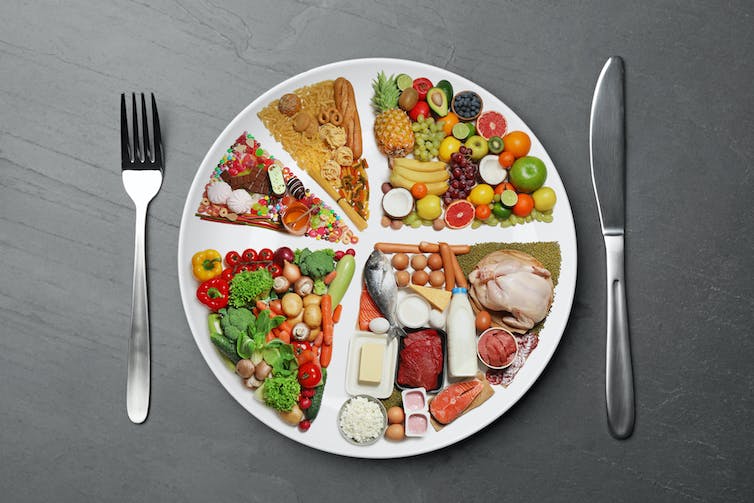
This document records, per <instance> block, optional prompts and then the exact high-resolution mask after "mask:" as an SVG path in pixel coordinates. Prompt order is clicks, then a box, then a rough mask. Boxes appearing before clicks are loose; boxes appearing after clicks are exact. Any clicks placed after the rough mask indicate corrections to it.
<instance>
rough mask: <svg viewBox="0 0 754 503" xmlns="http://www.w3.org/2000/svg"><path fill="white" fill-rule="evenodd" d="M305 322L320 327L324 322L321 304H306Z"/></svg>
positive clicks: (311, 326)
mask: <svg viewBox="0 0 754 503" xmlns="http://www.w3.org/2000/svg"><path fill="white" fill-rule="evenodd" d="M304 323H306V325H307V326H308V327H309V328H318V327H319V326H320V325H321V324H322V310H320V308H319V306H314V305H310V306H306V307H305V308H304Z"/></svg>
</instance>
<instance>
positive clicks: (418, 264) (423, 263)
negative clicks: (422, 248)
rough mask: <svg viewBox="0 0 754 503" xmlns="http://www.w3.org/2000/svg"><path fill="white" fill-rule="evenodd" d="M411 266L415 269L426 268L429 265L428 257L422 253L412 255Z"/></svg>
mask: <svg viewBox="0 0 754 503" xmlns="http://www.w3.org/2000/svg"><path fill="white" fill-rule="evenodd" d="M411 267H413V268H414V271H418V270H419V269H424V268H425V267H427V257H425V256H424V255H422V254H417V255H413V256H412V257H411Z"/></svg>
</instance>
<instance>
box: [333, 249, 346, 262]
mask: <svg viewBox="0 0 754 503" xmlns="http://www.w3.org/2000/svg"><path fill="white" fill-rule="evenodd" d="M343 255H345V252H344V251H343V250H338V251H336V252H335V256H334V257H333V258H334V259H335V260H336V261H337V260H340V259H342V258H343Z"/></svg>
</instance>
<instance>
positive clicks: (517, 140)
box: [500, 131, 531, 164]
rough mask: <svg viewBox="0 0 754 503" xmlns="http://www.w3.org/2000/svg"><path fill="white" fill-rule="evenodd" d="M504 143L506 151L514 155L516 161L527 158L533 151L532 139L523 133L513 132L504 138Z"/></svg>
mask: <svg viewBox="0 0 754 503" xmlns="http://www.w3.org/2000/svg"><path fill="white" fill-rule="evenodd" d="M503 143H504V144H505V151H506V152H510V153H511V154H513V155H514V156H515V157H516V159H518V158H519V157H523V156H525V155H526V154H528V153H529V149H531V138H529V135H528V134H526V133H524V132H523V131H511V132H510V133H508V134H507V135H505V136H503ZM503 153H505V152H503ZM500 155H503V154H500ZM501 164H502V163H501Z"/></svg>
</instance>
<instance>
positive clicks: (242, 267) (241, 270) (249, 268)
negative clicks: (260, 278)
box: [236, 264, 256, 274]
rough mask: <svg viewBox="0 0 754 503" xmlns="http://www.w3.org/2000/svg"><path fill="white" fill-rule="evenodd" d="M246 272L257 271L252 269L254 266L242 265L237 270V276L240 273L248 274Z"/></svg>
mask: <svg viewBox="0 0 754 503" xmlns="http://www.w3.org/2000/svg"><path fill="white" fill-rule="evenodd" d="M246 271H256V269H254V268H252V264H241V265H239V266H238V268H237V269H236V274H238V273H239V272H246Z"/></svg>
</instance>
